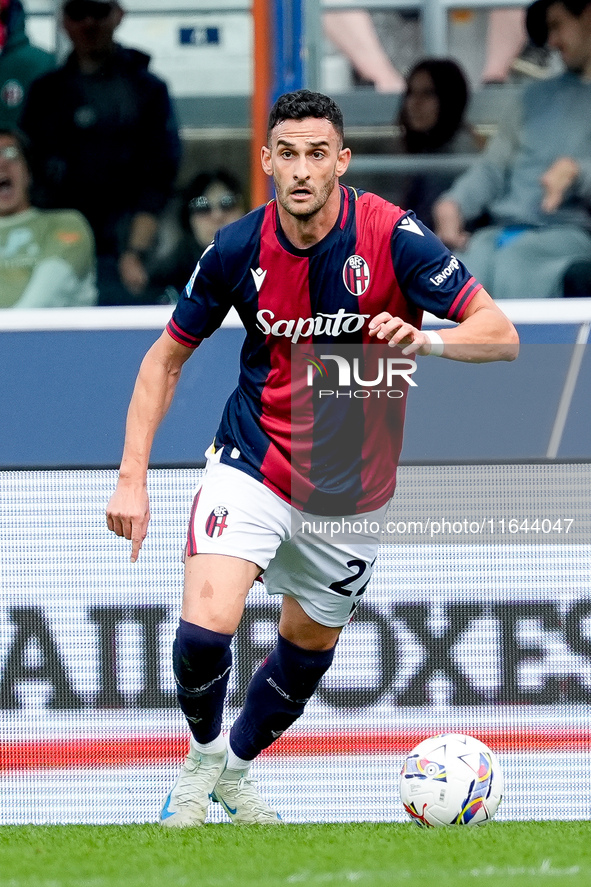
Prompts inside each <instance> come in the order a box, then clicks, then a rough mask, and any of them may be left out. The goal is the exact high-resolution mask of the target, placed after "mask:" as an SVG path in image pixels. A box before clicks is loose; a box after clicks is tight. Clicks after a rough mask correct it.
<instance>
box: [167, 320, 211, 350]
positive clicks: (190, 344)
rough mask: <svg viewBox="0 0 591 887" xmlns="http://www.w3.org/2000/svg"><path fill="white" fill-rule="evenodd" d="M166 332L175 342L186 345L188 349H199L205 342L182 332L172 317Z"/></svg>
mask: <svg viewBox="0 0 591 887" xmlns="http://www.w3.org/2000/svg"><path fill="white" fill-rule="evenodd" d="M166 332H167V333H168V335H169V336H170V337H171V338H172V339H174V340H175V342H178V343H179V344H180V345H185V347H186V348H197V347H198V345H200V344H201V343H202V342H203V339H198V338H197V336H191V335H190V334H189V333H186V332H185V331H184V330H182V329H181V328H180V326H179V325H178V323H175V321H174V318H172V317H171V318H170V320H169V321H168V323H167V324H166Z"/></svg>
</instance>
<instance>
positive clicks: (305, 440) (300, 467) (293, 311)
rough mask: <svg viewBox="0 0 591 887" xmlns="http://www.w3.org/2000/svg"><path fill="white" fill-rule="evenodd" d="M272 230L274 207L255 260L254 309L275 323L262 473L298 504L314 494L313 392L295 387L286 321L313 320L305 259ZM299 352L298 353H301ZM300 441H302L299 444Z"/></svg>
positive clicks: (307, 338) (308, 338)
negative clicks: (261, 274)
mask: <svg viewBox="0 0 591 887" xmlns="http://www.w3.org/2000/svg"><path fill="white" fill-rule="evenodd" d="M276 226H277V215H276V205H275V204H274V203H273V204H272V205H271V206H268V207H267V209H266V211H265V216H264V219H263V224H262V228H261V249H260V257H259V264H260V267H261V268H262V269H263V270H264V271H267V275H266V278H265V281H264V283H263V285H262V286H261V289H260V292H259V303H258V310H259V311H261V310H262V311H265V312H266V314H265V318H266V319H267V322H268V323H269V324H270V325H271V326H273V325H274V324H275V326H274V330H275V334H274V335H271V334H269V335H268V336H267V342H268V345H269V355H270V358H271V369H270V372H269V375H268V377H267V382H266V384H265V387H264V389H263V391H262V394H261V406H262V413H261V417H260V423H261V428H262V429H263V430H264V431H265V433H266V434H267V436H268V437H269V438H270V440H271V443H270V446H269V448H268V450H267V453H266V455H265V458H264V459H263V462H262V464H261V467H260V471H261V474H262V475H263V477H265V478H267V479H268V480H269V485H270V486H271V487H272V488H276V491H277V489H278V490H280V491H282V493H283V495H284V496H285V495H287V496H289V497H290V498H291V501H292V502H294V504H300V505H302V504H303V503H304V502H305V501H306V500H307V498H308V496H309V494H310V492H311V491H312V486H311V484H310V481H309V480H308V478H309V477H310V468H311V452H310V446H311V440H312V433H311V430H312V424H313V406H312V397H311V391H312V389H311V388H307V387H305V386H304V385H301V386H297V388H296V387H294V385H293V373H292V345H291V343H292V340H291V336H290V335H287V333H288V332H289V329H288V327H289V324H290V322H292V321H293V323H295V322H297V320H298V319H299V318H306V317H311V316H312V306H311V302H310V290H309V285H308V262H309V260H308V258H307V257H306V256H296V255H293V254H292V253H289V252H287V250H285V249H284V248H283V247H282V246H281V244H280V243H279V241H278V239H277V236H276V233H275V230H276ZM284 333H285V334H284ZM311 341H312V336H311V335H307V336H306V335H304V336H302V337H301V338H300V339H299V342H298V344H300V345H305V344H306V343H309V342H311ZM297 350H298V352H299V350H300V349H297ZM297 356H298V357H299V354H298V355H297ZM296 359H297V358H296ZM300 359H302V358H300ZM302 360H303V359H302ZM301 369H303V367H302V368H301ZM303 376H304V374H303V373H302V378H303ZM300 431H301V434H300ZM298 441H302V443H301V445H300V446H298ZM296 487H297V489H296ZM280 495H281V494H280Z"/></svg>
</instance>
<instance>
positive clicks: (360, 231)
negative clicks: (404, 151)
mask: <svg viewBox="0 0 591 887" xmlns="http://www.w3.org/2000/svg"><path fill="white" fill-rule="evenodd" d="M404 212H405V211H404V210H402V209H400V207H398V206H394V205H393V204H389V203H384V202H383V201H381V200H380V198H377V197H376V196H375V195H373V194H362V195H361V196H360V197H359V199H358V200H357V202H356V204H355V213H356V222H357V240H356V247H355V250H356V253H357V255H359V256H361V257H362V258H364V259H365V261H366V262H367V264H368V266H369V273H370V283H369V286H368V288H367V290H366V291H365V293H364V294H363V295H362V296H360V298H359V311H360V312H361V313H362V314H369V318H368V319H367V320H366V323H365V324H364V326H363V343H364V346H365V347H364V356H365V376H364V378H365V379H368V380H369V379H377V378H379V373H380V360H381V361H382V363H381V367H382V368H383V373H384V380H383V384H382V383H380V384H379V385H377V386H375V387H374V388H372V389H371V394H370V396H369V397H367V398H366V399H365V400H364V404H363V406H364V416H365V428H364V437H363V447H362V454H361V456H362V465H363V468H362V472H361V485H362V489H363V491H364V493H363V498H362V499H361V500H360V501H359V503H358V506H357V508H358V511H360V512H361V511H372V510H373V509H375V508H379V507H380V506H381V505H383V504H384V503H385V502H387V501H388V499H389V498H390V497H391V496H392V494H393V492H394V487H395V485H396V467H397V465H398V460H399V457H400V451H401V449H402V432H403V425H404V414H405V407H406V394H407V389H408V385H407V383H406V382H404V381H403V380H402V379H401V384H400V385H398V384H396V385H395V386H388V385H387V382H388V379H387V367H388V364H387V361H388V359H389V358H397V359H400V358H404V355H402V353H401V351H400V349H398V348H396V349H394V348H390V347H389V346H388V344H387V343H386V342H385V341H384V340H383V339H382V340H379V339H375V338H370V336H369V321H370V320H371V319H372V318H373V317H375V316H376V315H377V314H379V313H380V312H381V311H388V312H389V313H390V314H391V315H392V316H393V317H400V318H402V320H405V321H408V322H409V323H412V325H413V326H416V327H420V325H421V319H422V311H421V310H420V309H419V308H417V307H416V306H415V305H412V304H411V303H409V302H408V301H407V299H406V298H405V297H404V295H403V294H402V291H401V289H400V287H399V285H398V281H397V279H396V273H395V270H394V266H393V262H392V250H391V239H392V232H393V230H394V226H395V224H396V223H397V222H398V220H399V219H400V218H401V216H403V215H404ZM385 219H386V220H387V224H384V220H385ZM378 390H383V392H384V393H383V394H380V395H379V396H378ZM388 390H395V391H398V390H400V391H402V392H403V396H402V397H401V398H390V397H388V396H387V393H386V392H387V391H388Z"/></svg>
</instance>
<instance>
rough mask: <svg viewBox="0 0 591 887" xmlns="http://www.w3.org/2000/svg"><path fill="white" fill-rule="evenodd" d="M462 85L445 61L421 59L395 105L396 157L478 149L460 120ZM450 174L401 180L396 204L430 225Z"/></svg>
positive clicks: (474, 135)
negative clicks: (436, 204) (398, 109)
mask: <svg viewBox="0 0 591 887" xmlns="http://www.w3.org/2000/svg"><path fill="white" fill-rule="evenodd" d="M468 99H469V89H468V81H467V80H466V76H465V75H464V73H463V71H462V69H461V68H460V67H459V65H457V64H456V62H454V61H452V60H451V59H423V60H422V61H420V62H418V63H417V64H416V65H415V66H414V67H413V69H412V70H411V72H410V74H409V75H408V78H407V86H406V92H405V94H404V98H403V99H402V103H401V105H400V112H399V115H398V120H397V123H398V126H399V127H400V137H399V139H397V141H396V142H395V145H394V152H395V153H402V154H465V153H473V152H477V151H480V150H481V148H482V147H483V145H484V141H483V140H482V139H481V138H480V137H479V136H478V135H477V133H476V132H475V131H474V130H473V128H472V127H471V126H470V125H469V124H468V123H467V122H466V121H465V111H466V107H467V104H468ZM453 179H454V175H453V173H447V172H424V173H418V172H417V173H415V174H409V175H407V176H405V178H404V181H403V183H402V188H401V193H400V195H399V198H398V199H397V202H398V203H399V204H400V206H402V207H404V208H405V209H412V210H413V211H414V212H415V213H416V215H417V216H418V217H419V218H420V219H421V221H422V222H424V223H425V224H426V225H428V226H429V227H430V228H431V227H433V217H432V207H433V204H434V203H435V201H436V200H437V198H438V197H439V196H440V195H441V194H442V193H443V191H445V189H446V188H449V186H450V185H451V184H452V182H453Z"/></svg>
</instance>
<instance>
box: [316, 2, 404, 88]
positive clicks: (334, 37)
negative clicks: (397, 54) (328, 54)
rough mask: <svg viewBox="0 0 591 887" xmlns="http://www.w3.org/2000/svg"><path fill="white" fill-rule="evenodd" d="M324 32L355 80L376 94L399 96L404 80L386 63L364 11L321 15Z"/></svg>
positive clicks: (386, 59)
mask: <svg viewBox="0 0 591 887" xmlns="http://www.w3.org/2000/svg"><path fill="white" fill-rule="evenodd" d="M323 25H324V32H325V34H326V36H327V37H328V38H329V40H331V41H332V43H334V45H335V46H336V47H337V49H339V50H340V51H341V52H342V53H343V55H345V56H346V57H347V58H348V59H349V61H350V62H351V65H352V66H353V68H354V70H355V71H356V72H357V74H358V76H359V77H360V78H361V79H362V80H364V81H366V82H368V83H372V84H373V85H374V87H375V89H376V90H377V91H378V92H402V91H403V89H404V85H405V84H404V77H403V76H402V74H401V73H400V72H399V71H398V70H397V69H396V68H395V67H394V65H393V64H392V62H391V61H390V59H389V57H388V55H387V53H386V50H385V49H384V47H383V45H382V42H381V40H380V38H379V36H378V34H377V31H376V29H375V26H374V23H373V20H372V18H371V15H370V14H369V12H368V11H367V10H366V9H345V10H339V11H332V12H325V13H324V15H323Z"/></svg>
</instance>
